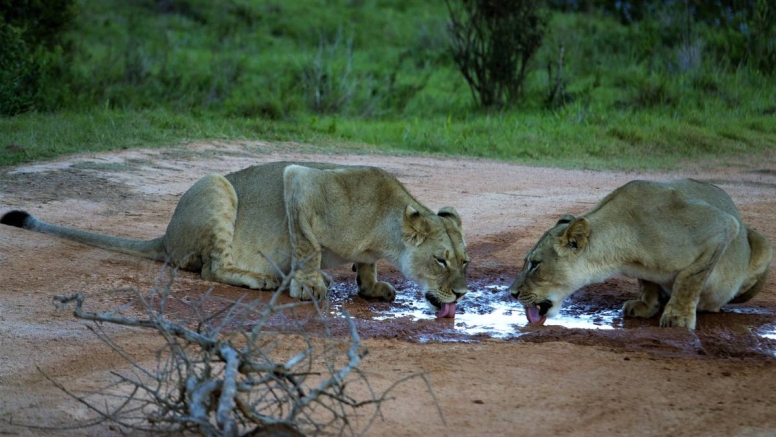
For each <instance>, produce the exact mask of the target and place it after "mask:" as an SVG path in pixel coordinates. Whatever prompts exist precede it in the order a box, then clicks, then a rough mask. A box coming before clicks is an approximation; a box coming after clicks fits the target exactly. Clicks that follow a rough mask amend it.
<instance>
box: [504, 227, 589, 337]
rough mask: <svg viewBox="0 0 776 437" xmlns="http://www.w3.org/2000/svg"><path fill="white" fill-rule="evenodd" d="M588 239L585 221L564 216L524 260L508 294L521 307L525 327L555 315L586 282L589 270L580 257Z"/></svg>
mask: <svg viewBox="0 0 776 437" xmlns="http://www.w3.org/2000/svg"><path fill="white" fill-rule="evenodd" d="M589 236H590V223H589V222H588V221H587V219H586V218H584V217H582V218H575V217H574V216H572V215H566V216H564V217H563V218H561V219H560V220H558V223H556V224H555V226H554V227H553V228H552V229H550V230H549V231H547V232H545V233H544V235H542V238H540V239H539V242H538V243H536V246H534V248H533V249H531V250H530V251H529V252H528V254H527V255H526V256H525V262H524V264H523V269H522V270H521V271H520V274H519V275H518V276H517V279H515V282H514V283H513V284H512V286H511V287H509V291H510V293H512V296H513V297H515V298H517V299H518V300H519V301H520V303H521V304H523V306H524V307H525V314H526V316H527V317H528V321H529V323H531V324H536V323H544V321H545V319H546V318H547V317H552V316H554V315H556V314H557V313H558V310H560V306H561V303H562V302H563V299H565V298H567V297H568V296H569V295H571V294H572V293H573V292H574V291H576V290H577V289H578V288H580V287H583V286H584V285H586V284H587V283H588V282H589V279H590V277H591V272H590V267H591V266H590V265H589V263H588V262H586V260H585V256H584V255H585V253H584V251H585V248H586V247H587V244H588V237H589Z"/></svg>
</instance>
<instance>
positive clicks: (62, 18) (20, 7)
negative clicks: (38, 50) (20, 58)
mask: <svg viewBox="0 0 776 437" xmlns="http://www.w3.org/2000/svg"><path fill="white" fill-rule="evenodd" d="M77 15H78V9H77V6H76V3H75V0H0V18H2V19H3V20H4V21H5V23H6V24H9V25H11V26H13V27H16V28H17V29H20V30H22V31H23V32H24V40H25V41H27V43H28V44H30V45H31V46H39V45H42V46H44V47H45V48H47V49H52V48H54V47H55V46H57V45H61V44H62V41H61V37H62V34H63V33H64V32H65V31H66V30H67V29H68V28H69V27H70V25H71V23H72V22H73V20H74V19H75V17H76V16H77Z"/></svg>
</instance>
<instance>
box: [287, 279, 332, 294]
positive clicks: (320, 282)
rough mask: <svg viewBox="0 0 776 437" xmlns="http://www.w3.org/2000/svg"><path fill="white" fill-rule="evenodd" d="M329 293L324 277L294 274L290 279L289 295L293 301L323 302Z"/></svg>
mask: <svg viewBox="0 0 776 437" xmlns="http://www.w3.org/2000/svg"><path fill="white" fill-rule="evenodd" d="M328 292H329V287H328V286H327V285H326V281H325V280H324V277H323V276H321V275H320V274H318V275H309V276H305V275H301V274H296V275H294V277H293V278H292V279H291V289H290V292H289V294H290V295H291V297H292V298H294V299H299V300H312V299H315V300H323V299H326V296H327V294H328Z"/></svg>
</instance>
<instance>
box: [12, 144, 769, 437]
mask: <svg viewBox="0 0 776 437" xmlns="http://www.w3.org/2000/svg"><path fill="white" fill-rule="evenodd" d="M289 159H290V160H315V161H331V162H338V163H347V164H369V165H376V166H380V167H383V168H385V169H387V170H389V171H391V172H392V173H394V174H395V175H397V177H398V178H399V179H400V180H401V181H402V182H404V183H405V184H406V185H407V187H408V188H409V189H410V191H411V192H413V194H415V195H416V197H417V198H418V199H420V200H421V201H422V202H423V203H425V204H426V205H427V206H429V207H431V208H433V209H438V208H440V207H442V206H446V205H452V206H455V207H456V208H457V210H458V211H459V212H460V214H461V216H462V217H463V220H464V227H465V230H466V238H467V243H468V245H469V251H470V255H471V258H472V267H471V268H470V272H471V276H470V289H471V291H470V294H469V295H468V296H467V299H466V301H465V302H464V303H463V304H462V305H461V306H460V310H461V311H462V313H463V314H462V315H461V316H459V317H456V320H455V322H452V321H449V320H434V319H433V318H432V317H430V316H428V314H425V315H424V314H423V313H422V311H421V310H418V311H416V312H415V313H414V314H415V315H416V317H414V318H413V317H391V315H394V316H395V315H396V314H398V313H399V312H400V311H399V310H401V308H402V307H408V306H411V305H412V302H414V301H415V300H417V299H419V296H417V295H416V292H417V290H416V289H415V288H414V286H413V284H411V283H409V282H408V281H406V280H404V279H403V278H402V277H401V276H400V275H399V274H398V273H396V272H395V271H394V270H393V269H392V268H390V267H389V266H386V265H383V266H381V267H380V274H381V275H382V276H383V277H387V278H388V280H389V281H390V282H392V283H394V284H396V286H397V290H398V291H399V293H400V295H401V296H402V299H401V300H399V301H398V302H397V303H395V304H393V305H389V304H384V303H371V302H366V301H364V300H362V299H360V298H358V297H355V296H353V295H354V294H355V285H354V284H352V281H353V278H352V275H351V274H350V273H349V270H348V269H346V268H341V269H338V270H336V271H334V272H333V273H334V277H335V279H337V280H338V281H339V282H338V285H337V287H336V288H335V290H334V292H333V293H332V296H331V300H332V307H333V308H342V307H344V308H347V309H348V310H349V311H350V312H351V313H352V314H354V315H355V316H356V317H357V318H358V319H359V328H360V332H361V335H362V336H363V337H365V338H366V339H365V340H364V343H365V345H366V346H367V347H368V348H369V351H370V353H369V355H368V356H367V358H366V360H365V361H364V362H363V365H362V369H363V370H364V371H365V373H366V374H367V375H368V376H369V377H370V379H371V382H372V383H373V384H374V385H376V386H377V387H378V388H381V387H382V388H385V387H387V386H388V385H389V384H390V383H391V382H393V381H395V380H397V379H399V378H401V377H403V376H406V375H409V374H412V373H415V372H420V371H426V372H428V374H429V376H430V379H431V381H432V386H433V390H434V393H435V395H436V398H437V400H438V403H439V407H440V408H441V411H442V413H443V416H444V420H443V419H442V418H440V415H439V414H438V412H437V408H436V406H435V404H434V400H433V399H432V398H431V397H430V396H429V394H428V392H427V391H426V389H425V386H424V385H423V384H422V383H421V382H420V381H411V382H409V383H406V384H403V385H401V386H399V387H398V388H397V389H396V391H395V392H394V397H395V398H396V400H395V401H392V402H389V403H387V404H385V405H384V408H383V415H384V419H383V420H378V421H377V422H376V423H375V424H374V425H373V427H372V428H371V429H370V432H369V434H368V435H374V436H402V435H407V436H432V435H463V436H474V435H489V436H491V435H492V436H495V435H504V436H513V435H514V436H523V437H527V436H589V435H655V436H658V435H660V436H663V435H673V436H680V435H688V436H690V435H719V436H728V435H742V436H761V435H762V436H765V435H774V434H776V415H774V414H773V412H774V408H776V366H775V364H776V360H774V358H775V357H776V355H774V354H776V347H774V346H776V330H775V329H776V328H774V323H776V275H772V276H773V277H772V278H771V279H770V280H769V282H768V284H767V285H766V287H765V289H764V291H763V292H762V294H761V295H760V296H758V297H757V298H756V299H755V300H753V301H752V302H749V303H747V304H745V305H743V306H739V307H740V308H735V309H734V308H732V307H731V308H728V309H726V311H725V312H723V313H721V314H702V315H700V317H699V320H698V330H697V331H696V332H689V331H686V330H683V329H660V328H658V327H657V319H656V318H655V319H652V320H622V319H620V318H619V317H617V316H616V315H614V316H612V314H615V311H616V310H617V309H618V308H619V307H620V306H621V305H622V303H623V302H624V301H625V300H626V299H630V298H633V296H635V292H636V291H635V288H636V287H635V283H634V282H633V281H630V280H626V279H624V278H613V279H611V280H609V281H607V282H606V283H604V284H600V285H596V286H591V287H588V288H586V289H584V290H581V291H580V292H578V293H577V294H576V295H574V297H573V298H572V299H571V301H570V302H568V305H567V306H568V308H567V309H566V310H565V313H564V314H565V316H566V318H567V320H572V321H573V320H577V319H580V318H582V317H584V316H587V315H590V314H592V315H593V316H594V317H593V319H592V321H591V322H590V323H589V324H588V325H586V327H585V328H582V329H580V328H566V327H564V326H553V322H552V321H548V325H550V326H548V327H545V328H542V329H539V330H531V331H528V332H526V331H524V330H523V325H525V318H524V317H523V315H522V312H521V310H520V309H519V305H517V304H516V303H514V302H512V301H511V300H510V298H509V296H508V294H507V293H504V292H503V287H504V286H506V285H508V284H509V282H510V281H511V280H513V279H514V275H515V274H516V272H517V269H518V267H519V266H520V265H521V264H522V256H523V254H524V253H525V251H526V250H527V249H528V248H530V246H532V245H533V244H534V243H535V241H536V239H537V238H538V237H539V236H540V235H541V234H542V233H543V232H544V231H545V230H546V228H547V227H549V226H550V225H551V224H553V223H554V221H555V220H557V218H558V217H559V216H560V215H562V214H563V213H566V212H570V213H574V214H579V213H582V212H584V211H585V210H587V209H589V208H590V207H592V205H594V204H595V203H596V202H597V201H598V200H599V199H600V198H602V197H603V196H604V195H605V194H606V193H608V192H609V191H610V190H612V189H613V188H615V187H617V186H619V185H621V184H622V183H624V182H626V181H628V180H631V179H636V178H641V179H654V180H661V179H669V178H676V177H693V178H697V179H702V180H708V181H713V182H715V183H717V184H718V185H720V186H721V187H722V188H724V189H725V190H726V191H728V193H730V195H731V196H732V197H733V199H734V200H735V201H736V203H737V204H738V205H739V208H740V209H741V212H742V216H743V218H744V221H745V222H747V224H749V225H751V226H753V227H755V228H756V229H758V230H759V231H760V232H762V233H763V234H765V235H766V236H767V237H768V238H769V239H770V240H771V241H773V242H776V224H775V223H774V220H773V217H774V216H776V157H774V156H772V155H767V156H759V157H757V158H756V159H755V158H753V159H751V160H749V161H745V162H738V163H735V164H730V163H728V164H726V165H722V164H720V163H708V164H702V165H701V164H694V165H692V166H688V167H686V168H687V169H686V170H684V171H682V172H673V173H660V174H658V173H647V174H643V173H635V172H631V173H621V172H593V171H576V170H574V171H572V170H558V169H546V168H532V167H525V166H518V165H510V164H504V163H495V162H491V161H477V160H459V159H436V158H427V157H423V158H421V157H390V156H383V155H371V154H358V155H355V154H351V155H339V154H335V155H330V154H320V153H315V152H314V151H311V150H310V149H307V148H301V147H299V146H295V145H269V144H264V143H251V144H246V145H219V144H195V145H190V146H187V147H185V148H176V149H162V150H132V151H124V152H121V153H116V154H100V155H84V156H78V157H72V158H69V159H67V160H60V161H54V162H49V163H41V164H36V165H31V166H24V167H17V168H11V169H5V170H3V171H2V172H1V173H0V214H2V213H5V212H6V211H8V210H10V209H17V208H22V209H27V210H28V211H30V212H31V213H33V214H35V215H36V216H38V217H39V218H41V219H43V220H46V221H50V222H54V223H57V224H62V225H67V226H74V227H79V228H82V229H87V230H92V231H98V232H104V233H110V234H115V235H121V236H126V237H133V238H141V239H148V238H152V237H156V236H158V235H159V234H161V232H163V230H164V228H165V226H166V224H167V220H168V219H169V217H170V215H171V213H172V210H173V208H174V207H175V204H176V201H177V199H178V197H179V196H180V195H181V194H182V193H183V192H184V191H185V190H186V189H187V188H188V187H189V186H190V185H191V184H192V183H193V182H194V181H195V180H197V179H198V178H200V177H202V176H204V175H205V174H208V173H211V172H221V173H226V172H230V171H234V170H237V169H240V168H243V167H246V166H248V165H252V164H256V163H261V162H267V161H273V160H289ZM159 269H160V265H159V264H158V263H155V262H152V261H146V260H141V259H136V258H133V257H130V256H126V255H121V254H116V253H110V252H106V251H103V250H100V249H95V248H91V247H86V246H82V245H79V244H76V243H71V242H67V241H63V240H60V239H57V238H54V237H49V236H46V235H42V234H37V233H33V232H29V231H25V230H21V229H16V228H9V227H6V226H0V419H2V420H4V422H0V435H40V434H41V431H39V430H35V431H32V430H29V429H26V428H23V427H16V426H10V425H8V423H7V421H9V420H12V421H13V422H15V423H35V424H51V425H55V424H62V423H70V422H72V421H74V420H77V419H82V418H84V417H86V416H87V411H85V409H84V408H83V407H81V406H79V405H76V404H75V403H73V402H71V401H68V400H67V399H66V398H65V396H64V395H63V394H62V393H61V392H60V391H59V390H58V389H56V388H55V387H54V386H53V385H52V384H51V383H50V382H48V381H46V380H45V379H44V378H43V377H42V376H41V374H40V373H39V372H38V371H37V370H36V368H35V366H39V367H40V368H41V369H42V370H44V371H45V372H46V373H47V374H49V375H50V376H52V377H54V378H55V379H57V380H59V381H64V382H67V384H68V386H70V387H79V388H94V387H97V386H99V385H100V384H103V383H105V382H106V381H107V371H108V370H111V369H114V368H117V367H119V366H121V365H122V360H121V358H120V357H117V356H115V355H113V354H111V353H110V352H109V351H108V349H107V347H105V346H104V345H103V344H102V343H101V342H100V341H99V340H98V339H96V338H95V336H94V335H93V333H92V332H91V331H89V330H88V329H86V327H85V325H86V324H85V323H84V322H82V321H78V320H76V319H74V318H73V317H72V315H71V313H70V311H68V310H56V309H55V308H54V305H53V304H52V303H51V297H52V296H53V295H54V294H66V293H73V292H77V291H81V292H84V293H85V294H86V295H87V296H89V299H90V301H91V302H93V304H94V305H95V307H97V308H102V309H108V308H114V307H116V306H118V305H119V304H121V303H123V302H124V299H125V297H126V296H125V294H124V293H122V292H121V291H120V290H122V289H127V288H131V287H139V288H141V289H142V288H144V287H149V286H150V285H151V284H152V283H153V280H154V278H155V277H156V275H157V274H158V272H159ZM213 285H214V284H212V283H208V282H206V281H202V280H201V279H200V278H199V277H198V275H195V274H189V273H183V274H182V275H181V278H180V281H179V283H178V287H180V288H179V292H180V293H188V294H190V295H192V296H197V295H198V294H201V293H202V292H203V291H204V290H206V289H207V288H208V287H211V286H213ZM111 290H119V291H111ZM214 293H215V294H216V295H219V296H224V297H229V298H237V297H239V296H241V295H243V294H245V293H256V292H251V291H248V290H245V289H241V288H236V287H229V286H223V285H217V286H215V289H214ZM504 307H510V308H511V307H514V312H509V311H507V312H504V311H502V310H501V309H503V308H504ZM495 308H499V310H498V311H499V312H498V315H499V316H501V318H500V319H499V320H502V319H503V320H506V333H504V331H503V329H504V326H503V325H504V323H502V322H497V321H496V319H495V315H496V314H497V311H496V310H494V309H495ZM478 314H479V315H481V316H483V317H482V318H480V319H467V318H466V317H467V316H468V315H478ZM378 315H379V316H385V315H387V316H388V318H387V319H386V320H374V317H375V316H378ZM489 318H490V319H492V320H490V319H489ZM469 320H474V321H471V322H470V321H469ZM483 320H484V321H483ZM491 322H492V323H491ZM479 323H481V324H483V326H485V329H479V330H475V329H473V328H475V327H477V326H475V325H477V324H479ZM499 323H501V325H500V326H499V327H500V328H501V329H502V331H499V332H498V333H497V332H496V331H495V330H494V329H492V328H493V326H495V325H498V324H499ZM561 324H562V323H561ZM589 328H612V329H589ZM111 333H112V334H113V335H114V338H115V339H117V341H118V342H120V343H121V344H123V345H124V346H125V347H126V348H128V349H130V350H132V351H134V352H137V353H139V354H141V355H142V354H146V355H147V356H149V357H150V356H151V355H152V350H150V349H149V348H148V343H149V341H151V340H150V339H149V336H148V335H147V334H144V333H142V332H138V331H136V330H128V329H119V328H112V330H111ZM84 433H85V431H83V430H78V431H68V432H63V433H59V434H60V435H61V434H65V435H83V434H84ZM89 433H90V434H96V435H111V434H113V433H114V432H113V431H111V430H110V429H109V428H108V427H107V426H102V427H98V428H94V429H91V430H90V431H89Z"/></svg>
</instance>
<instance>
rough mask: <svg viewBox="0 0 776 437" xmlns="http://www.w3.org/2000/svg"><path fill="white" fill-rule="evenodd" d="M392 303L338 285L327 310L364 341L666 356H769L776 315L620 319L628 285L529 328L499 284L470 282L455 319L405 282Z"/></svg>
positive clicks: (572, 301) (585, 294)
mask: <svg viewBox="0 0 776 437" xmlns="http://www.w3.org/2000/svg"><path fill="white" fill-rule="evenodd" d="M390 282H391V283H392V284H395V286H396V288H397V297H396V300H395V301H394V302H391V303H387V302H367V301H365V300H363V299H360V298H358V297H356V294H357V293H356V289H355V284H352V282H350V281H347V280H344V281H337V282H336V283H335V285H334V287H333V289H332V290H330V291H331V296H330V300H329V302H330V307H329V309H330V311H331V314H332V315H333V316H335V317H338V316H342V314H343V312H344V311H345V310H347V311H348V313H349V314H350V315H351V316H353V317H354V318H355V319H356V324H357V326H358V329H359V332H360V333H361V334H362V335H363V336H364V337H370V336H376V337H387V338H399V339H403V340H407V341H414V342H418V343H426V342H472V341H481V340H484V339H488V338H496V339H504V340H513V339H519V341H530V342H547V341H566V342H572V343H576V344H584V345H603V346H607V347H612V348H617V349H623V350H639V351H647V352H650V353H654V354H663V355H666V356H720V357H746V358H751V357H759V358H762V357H771V358H773V357H776V310H774V309H773V308H769V307H762V306H752V305H749V306H747V305H743V306H728V307H726V308H724V309H723V311H722V312H720V313H701V314H699V315H698V328H697V329H696V330H695V331H690V330H682V329H665V328H660V327H659V317H657V316H656V317H653V318H651V319H634V318H628V319H623V318H622V316H621V313H620V307H621V305H622V303H623V302H624V301H626V300H627V299H632V298H633V297H635V289H634V286H633V284H632V283H631V282H629V281H623V280H620V281H613V282H607V283H603V284H597V285H593V286H590V287H586V288H583V289H582V290H579V291H578V292H577V293H575V294H574V295H572V296H571V297H570V298H569V299H567V301H566V302H564V306H563V308H562V309H561V310H560V313H559V314H558V316H557V317H554V318H552V319H547V321H546V323H545V325H544V326H543V327H534V326H528V321H527V319H526V316H525V311H524V310H523V307H522V305H520V304H519V303H518V302H517V301H516V300H515V299H514V298H513V297H512V296H511V295H510V294H509V291H508V285H507V283H506V280H505V279H500V277H496V278H481V279H479V280H474V281H470V282H469V290H470V291H469V293H468V294H467V295H466V297H465V298H464V299H463V300H462V301H461V302H459V303H458V305H457V311H456V315H455V318H454V319H437V318H436V317H435V316H434V312H433V310H432V309H431V308H429V307H428V306H427V305H426V302H425V299H423V296H422V293H421V291H420V289H419V288H418V287H417V286H416V285H415V284H414V283H412V282H409V281H406V280H404V281H402V280H401V279H399V280H396V278H391V279H390Z"/></svg>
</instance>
